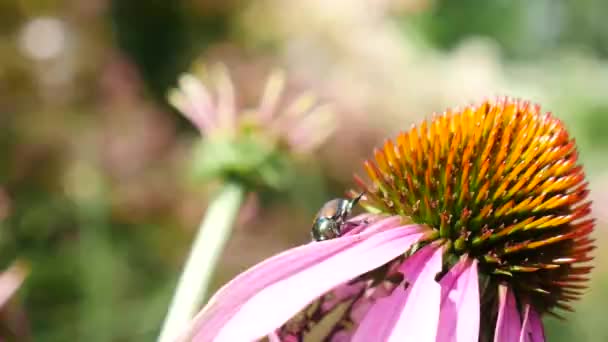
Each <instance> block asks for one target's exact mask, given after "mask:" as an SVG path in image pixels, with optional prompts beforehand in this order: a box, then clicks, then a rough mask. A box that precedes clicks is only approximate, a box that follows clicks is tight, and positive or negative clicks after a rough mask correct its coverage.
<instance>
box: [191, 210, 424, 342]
mask: <svg viewBox="0 0 608 342" xmlns="http://www.w3.org/2000/svg"><path fill="white" fill-rule="evenodd" d="M398 222H400V221H399V220H395V219H394V218H389V219H386V220H383V221H380V222H378V223H376V224H374V225H372V226H370V228H375V229H376V230H377V229H379V227H386V228H388V227H393V228H392V229H390V230H388V231H383V232H381V233H377V232H376V233H374V232H367V231H365V232H363V233H361V234H359V235H352V236H347V237H342V238H339V239H332V240H328V241H323V242H318V243H312V244H309V245H305V246H301V247H298V248H295V249H293V250H290V251H287V252H285V253H282V254H279V255H277V256H275V257H273V258H271V259H269V260H267V261H265V262H263V263H261V264H259V265H258V266H255V267H253V268H252V269H250V270H249V271H246V272H245V273H243V274H241V275H240V276H238V277H236V278H235V279H234V280H233V281H231V282H230V283H229V284H227V285H226V286H225V287H224V288H222V289H221V290H220V291H219V292H218V293H217V294H216V295H215V296H214V297H213V298H212V299H211V301H210V303H209V304H208V305H207V307H206V308H205V309H204V310H203V311H202V312H201V313H200V314H199V315H198V316H197V318H195V321H194V324H193V326H192V327H191V330H190V336H194V340H196V341H209V340H214V341H241V340H251V339H255V338H260V337H262V336H264V335H266V334H268V333H269V332H271V331H274V329H276V328H277V327H278V326H280V325H281V324H282V323H283V322H285V321H286V320H288V319H289V318H290V317H291V316H293V315H294V314H296V313H297V312H298V311H299V310H300V309H302V308H303V307H304V306H306V304H308V303H309V302H311V301H312V300H314V298H316V297H318V296H320V295H321V294H323V293H324V292H327V291H328V290H330V289H331V288H333V287H335V286H336V285H337V284H340V283H342V282H344V281H346V280H348V279H352V278H354V277H356V276H357V275H359V274H361V273H365V272H367V271H369V270H371V269H373V268H375V267H378V266H380V265H382V264H383V263H386V262H388V261H390V260H391V259H393V258H395V257H397V256H398V255H400V254H401V253H403V252H404V251H405V250H407V248H408V247H409V246H410V245H411V244H412V243H414V242H415V241H416V240H418V239H419V238H420V236H421V235H422V233H421V228H420V227H419V226H416V225H409V226H403V227H397V228H394V227H395V225H396V224H398ZM294 289H297V291H295V290H294ZM294 294H297V296H294ZM277 303H279V304H280V305H277ZM261 313H263V315H262V316H263V318H264V319H263V320H261V317H260V316H261ZM235 327H238V328H235Z"/></svg>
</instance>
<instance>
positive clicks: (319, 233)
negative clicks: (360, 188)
mask: <svg viewBox="0 0 608 342" xmlns="http://www.w3.org/2000/svg"><path fill="white" fill-rule="evenodd" d="M362 196H363V192H362V193H360V194H359V195H358V196H357V197H355V198H353V199H352V200H347V199H344V198H336V199H333V200H331V201H329V202H327V203H325V204H324V205H323V206H322V207H321V210H319V212H318V213H317V216H315V220H314V221H313V224H312V232H311V235H312V239H313V240H314V241H323V240H329V239H333V238H337V237H339V236H340V235H342V228H343V226H344V224H345V223H346V220H347V219H348V216H349V215H350V212H351V211H352V209H353V207H354V206H355V205H357V203H358V202H359V200H360V199H361V197H362Z"/></svg>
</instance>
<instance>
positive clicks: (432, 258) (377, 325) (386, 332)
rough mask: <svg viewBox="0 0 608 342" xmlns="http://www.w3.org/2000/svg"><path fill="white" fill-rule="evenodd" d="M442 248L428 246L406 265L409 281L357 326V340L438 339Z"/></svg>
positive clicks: (362, 341) (373, 308)
mask: <svg viewBox="0 0 608 342" xmlns="http://www.w3.org/2000/svg"><path fill="white" fill-rule="evenodd" d="M442 255H443V249H442V248H436V247H433V246H428V247H425V248H423V249H422V250H420V251H418V252H416V253H414V255H412V256H411V257H409V258H408V259H407V260H406V261H405V262H404V263H403V265H402V267H401V271H402V272H403V273H404V275H405V279H406V281H407V283H408V284H409V285H408V286H407V288H405V284H406V282H404V283H403V284H402V285H401V286H398V287H397V288H395V290H394V291H393V293H392V294H391V295H390V296H388V297H386V298H381V299H379V300H378V301H377V303H376V304H374V305H373V306H372V308H371V309H370V311H369V312H368V313H367V315H366V316H365V318H364V319H363V321H362V322H361V325H360V326H359V327H358V328H357V330H356V332H355V336H354V337H353V342H355V341H360V342H367V341H404V340H407V341H418V342H426V341H429V342H432V341H435V335H436V332H437V323H438V320H439V301H440V298H441V287H440V286H439V284H438V283H437V282H436V281H435V276H436V275H437V273H438V272H439V271H441V258H442Z"/></svg>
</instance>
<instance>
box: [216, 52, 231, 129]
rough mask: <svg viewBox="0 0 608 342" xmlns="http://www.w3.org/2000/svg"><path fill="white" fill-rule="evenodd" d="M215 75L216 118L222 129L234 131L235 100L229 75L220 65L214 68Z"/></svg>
mask: <svg viewBox="0 0 608 342" xmlns="http://www.w3.org/2000/svg"><path fill="white" fill-rule="evenodd" d="M216 73H217V116H218V121H219V124H220V126H221V127H222V128H224V129H228V130H230V131H234V130H235V129H236V127H235V120H236V118H235V116H236V100H235V96H234V87H233V85H232V81H231V80H230V74H229V73H228V70H227V69H226V67H225V66H224V65H222V64H220V65H218V66H217V67H216Z"/></svg>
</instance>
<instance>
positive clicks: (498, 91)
mask: <svg viewBox="0 0 608 342" xmlns="http://www.w3.org/2000/svg"><path fill="white" fill-rule="evenodd" d="M607 7H608V4H606V3H605V2H604V1H600V0H589V1H585V2H582V3H581V2H576V3H575V2H570V1H565V0H558V1H549V0H541V1H534V2H530V1H511V2H505V1H494V2H486V1H474V0H466V1H460V2H458V3H455V2H451V1H447V0H434V1H430V0H382V1H372V0H351V1H346V0H340V1H331V2H329V1H323V0H313V1H299V2H285V1H279V0H262V1H256V2H246V1H238V0H231V1H214V0H182V1H161V0H153V1H143V0H140V1H119V0H93V1H68V0H59V1H53V2H45V1H16V0H8V1H2V2H1V3H0V19H1V20H0V187H1V188H2V189H3V193H4V195H2V196H0V217H4V220H2V219H0V246H1V248H0V257H1V259H0V260H2V264H1V265H0V269H7V267H9V265H10V264H11V263H12V262H13V261H14V260H16V259H19V260H24V261H26V262H27V263H28V265H29V267H30V274H29V276H28V277H27V278H26V280H25V282H24V284H23V285H22V287H21V289H20V290H19V291H18V292H17V293H16V294H15V295H14V297H13V300H14V301H15V303H16V306H17V308H16V309H14V310H9V311H7V312H3V313H2V314H1V315H0V319H1V320H2V321H3V322H8V323H10V322H13V323H14V322H17V323H18V324H17V326H19V327H21V329H23V330H20V331H23V332H27V333H28V334H30V335H31V338H32V339H33V340H44V341H65V340H73V339H79V340H90V341H108V340H120V341H140V340H151V339H154V338H155V337H156V336H157V335H158V330H159V329H160V325H161V322H162V319H163V315H164V313H165V311H166V307H167V305H168V303H169V301H170V298H171V293H172V291H173V289H174V284H175V281H176V279H177V276H178V273H179V271H180V269H181V265H182V263H183V260H184V259H185V257H186V255H187V252H188V248H189V245H190V243H191V241H192V238H193V235H194V228H195V227H196V226H197V224H198V222H199V220H200V217H201V216H202V213H203V212H204V210H205V207H206V206H207V203H208V200H207V199H206V198H207V196H208V194H209V191H208V189H207V188H206V187H205V186H202V185H201V184H200V183H196V182H193V181H192V180H191V179H190V178H188V177H186V176H185V175H186V172H185V170H186V169H187V168H188V167H189V165H190V163H191V161H190V156H191V153H190V152H191V151H192V147H193V145H194V144H195V142H196V141H197V138H198V134H199V133H198V132H197V131H196V129H195V128H193V127H192V126H191V125H190V124H189V123H188V121H187V119H185V118H183V117H181V116H180V115H178V114H177V113H175V112H174V109H172V107H171V106H170V105H169V104H168V102H167V101H166V99H165V94H166V92H167V90H168V89H170V88H172V87H174V86H175V85H176V81H175V80H176V79H177V75H179V74H180V73H183V72H185V71H187V70H188V68H189V66H190V63H191V61H192V60H194V59H196V58H200V59H201V60H202V61H203V62H205V63H206V64H210V65H213V64H214V63H216V62H222V63H224V64H225V65H226V67H227V68H228V69H229V70H230V72H231V78H232V81H233V83H234V84H235V88H238V89H239V95H240V96H239V98H238V101H239V103H238V105H239V106H241V105H244V104H253V103H257V102H256V100H257V99H258V97H259V95H260V94H261V93H262V91H263V89H261V87H262V85H263V84H265V82H266V78H267V76H268V74H269V72H270V71H271V70H273V69H275V68H282V69H284V70H285V71H286V73H287V74H288V75H289V78H288V79H287V83H286V85H285V87H286V90H287V93H288V94H290V93H294V94H295V93H300V92H301V91H302V90H303V89H312V90H313V91H314V92H315V93H316V94H318V95H319V96H320V98H321V99H322V100H323V102H330V103H332V104H333V105H334V111H335V113H336V114H337V131H336V134H335V135H333V137H332V138H331V139H330V140H329V143H328V144H327V145H325V146H324V147H323V149H322V150H321V151H320V152H319V153H317V154H316V155H315V156H316V158H315V160H314V162H312V163H311V162H308V163H300V164H298V165H297V168H296V169H297V170H298V172H299V177H297V179H296V180H297V182H296V183H294V184H293V185H292V186H290V187H289V190H290V191H289V192H288V193H287V195H286V196H285V195H281V196H277V195H276V194H271V193H260V194H259V203H258V205H259V210H257V212H256V213H255V215H249V217H248V220H242V221H239V222H241V224H240V225H239V224H237V227H236V230H235V232H234V235H233V237H232V239H231V240H230V241H229V242H228V245H227V248H226V251H225V253H224V255H223V257H222V265H221V266H220V269H221V270H222V272H220V273H218V274H217V277H216V278H215V280H214V285H213V286H214V287H218V286H220V285H221V284H223V283H225V282H226V281H227V280H228V279H230V278H232V277H233V276H234V275H235V274H236V273H238V272H239V271H241V270H243V269H245V268H246V267H248V266H250V265H252V264H254V263H256V262H258V261H260V260H262V259H264V258H265V257H267V256H269V255H272V254H275V253H276V252H278V251H280V250H283V249H285V248H287V247H289V246H294V245H297V244H301V243H303V242H306V241H308V239H309V229H310V224H311V219H312V217H313V215H314V213H315V212H316V210H317V209H318V208H319V207H320V206H321V205H322V204H323V203H324V202H325V201H327V199H329V198H333V197H337V196H342V195H343V191H344V189H347V188H350V187H351V186H352V184H351V179H352V178H351V174H352V172H353V170H357V169H358V165H359V164H360V162H361V160H363V159H364V158H366V157H367V154H368V151H370V150H371V148H372V147H373V146H380V143H381V142H382V140H381V139H382V138H383V137H385V136H391V135H394V134H395V133H397V131H399V130H403V129H407V128H408V127H409V125H410V124H411V123H413V122H415V121H418V119H419V118H420V117H421V116H423V115H427V114H428V113H430V112H433V111H442V110H443V109H445V108H446V107H448V106H452V105H454V104H459V103H460V104H466V103H471V102H477V101H479V100H481V99H482V98H484V97H486V96H487V97H493V96H494V95H503V94H510V95H513V96H515V97H523V98H528V99H530V100H531V101H532V102H539V103H542V104H543V107H544V108H545V109H546V110H552V111H554V112H555V116H556V117H558V118H560V119H561V120H563V121H564V122H565V125H566V127H568V129H569V132H570V133H571V134H572V136H573V137H574V138H576V141H577V145H578V146H579V150H580V161H581V163H582V164H583V165H584V166H585V171H586V176H587V178H588V179H589V181H590V186H589V187H590V189H591V190H592V192H591V193H592V197H593V198H592V199H593V200H594V201H595V203H594V208H593V209H594V215H596V214H595V213H597V217H598V219H599V220H598V222H597V231H596V233H595V238H597V239H598V243H597V245H598V246H599V247H600V248H598V251H597V252H596V253H595V257H596V265H597V267H598V269H597V270H596V272H595V273H594V276H593V278H592V280H591V283H590V288H589V290H588V293H587V294H586V295H585V296H584V297H583V299H582V300H581V301H580V302H577V303H574V305H573V306H574V307H575V310H576V312H575V313H573V314H568V315H567V319H568V321H567V323H562V322H559V321H557V320H553V319H547V320H546V322H545V325H546V327H547V335H548V340H549V341H572V340H583V341H605V340H607V339H608V327H606V325H605V323H604V321H605V319H604V316H603V312H604V311H605V310H604V308H605V307H606V306H607V305H608V291H606V288H608V269H607V268H606V266H605V265H606V264H608V262H607V261H608V254H607V253H606V251H605V249H603V248H602V246H603V244H604V242H605V241H606V237H605V233H604V231H605V230H604V229H603V228H604V227H605V226H606V225H607V224H608V222H607V215H606V212H607V210H606V209H605V207H606V200H608V199H607V198H606V196H605V190H606V187H607V184H608V174H606V172H605V171H603V170H605V169H606V168H607V167H608V159H606V158H605V155H606V151H607V149H608V135H606V131H607V129H608V114H607V111H608V97H606V96H605V92H606V89H608V60H607V59H608V36H607V32H608V22H606V21H605V20H604V18H603V14H604V13H605V12H606V10H608V8H607ZM285 197H288V198H289V199H290V200H289V201H285ZM245 218H246V217H245ZM243 222H246V225H247V229H244V225H243ZM116 312H120V313H121V315H116V314H115V313H116Z"/></svg>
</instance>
